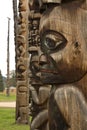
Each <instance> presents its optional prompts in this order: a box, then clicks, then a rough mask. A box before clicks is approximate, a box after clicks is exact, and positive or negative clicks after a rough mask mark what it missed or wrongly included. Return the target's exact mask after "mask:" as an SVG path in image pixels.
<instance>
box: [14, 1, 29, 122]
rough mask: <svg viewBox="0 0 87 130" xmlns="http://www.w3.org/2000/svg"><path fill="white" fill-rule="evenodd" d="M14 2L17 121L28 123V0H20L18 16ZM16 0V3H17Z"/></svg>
mask: <svg viewBox="0 0 87 130" xmlns="http://www.w3.org/2000/svg"><path fill="white" fill-rule="evenodd" d="M13 2H14V3H13V4H14V21H15V23H14V28H15V50H16V77H17V101H16V122H17V123H20V124H28V121H29V115H28V113H29V82H28V79H29V78H28V70H29V61H28V59H29V54H28V13H29V8H28V0H19V6H18V7H19V11H18V16H16V15H17V14H16V11H17V10H15V7H17V2H16V1H13ZM15 2H16V3H15Z"/></svg>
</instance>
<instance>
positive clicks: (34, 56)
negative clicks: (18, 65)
mask: <svg viewBox="0 0 87 130" xmlns="http://www.w3.org/2000/svg"><path fill="white" fill-rule="evenodd" d="M29 9H30V12H29V54H30V67H29V70H30V73H29V78H30V84H31V86H30V113H31V116H32V123H31V130H35V129H38V130H47V129H48V123H47V122H48V109H47V104H48V97H49V92H50V88H51V87H50V85H44V84H42V82H41V81H40V77H39V74H40V73H39V64H38V61H39V55H40V54H39V53H38V50H40V34H39V24H40V17H41V13H40V8H39V5H38V1H37V2H36V1H35V2H34V1H32V2H29ZM43 60H44V59H43ZM43 62H44V61H43Z"/></svg>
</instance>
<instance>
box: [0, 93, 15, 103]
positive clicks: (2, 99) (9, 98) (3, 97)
mask: <svg viewBox="0 0 87 130" xmlns="http://www.w3.org/2000/svg"><path fill="white" fill-rule="evenodd" d="M8 101H16V94H10V96H6V94H4V93H0V102H8Z"/></svg>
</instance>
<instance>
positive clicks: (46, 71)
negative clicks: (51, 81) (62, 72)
mask: <svg viewBox="0 0 87 130" xmlns="http://www.w3.org/2000/svg"><path fill="white" fill-rule="evenodd" d="M40 72H42V73H54V74H58V72H57V71H56V70H48V69H41V70H40Z"/></svg>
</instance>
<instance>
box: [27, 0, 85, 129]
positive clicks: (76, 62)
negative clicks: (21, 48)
mask: <svg viewBox="0 0 87 130" xmlns="http://www.w3.org/2000/svg"><path fill="white" fill-rule="evenodd" d="M29 8H30V10H33V11H30V12H33V15H32V20H34V15H35V14H36V13H37V12H39V13H40V18H39V24H38V32H39V39H40V40H39V42H38V43H39V45H35V44H33V43H34V40H35V38H34V40H33V37H34V36H35V35H34V34H33V35H32V38H31V40H32V49H30V50H29V52H30V53H31V58H30V69H31V76H30V78H31V82H30V83H31V95H32V104H31V106H33V108H32V109H33V112H32V117H33V120H32V122H31V130H36V129H37V130H42V129H44V130H87V38H86V37H87V29H86V28H87V27H86V26H87V1H86V0H81V1H78V0H71V1H68V0H62V1H61V0H37V1H36V0H33V1H32V2H31V1H30V2H29ZM30 14H31V13H30ZM37 16H38V15H37ZM35 23H36V22H35ZM31 26H33V24H31ZM31 31H33V30H32V29H31ZM36 35H37V34H36ZM36 39H37V38H36ZM34 46H35V47H34ZM36 83H37V84H36ZM46 87H47V88H48V87H49V88H50V89H51V90H50V89H49V92H48V96H47V95H44V96H43V99H45V98H46V97H47V98H46V101H47V103H46V108H45V109H40V106H41V105H40V104H39V103H41V100H40V98H39V97H37V95H39V94H38V92H40V91H38V90H40V89H41V88H42V90H43V88H46ZM44 90H45V91H46V89H44ZM44 90H43V92H44ZM43 92H41V95H43ZM36 97H37V98H36ZM35 102H37V103H36V104H35ZM42 106H43V107H44V103H43V105H42ZM34 108H36V109H34ZM34 110H36V111H34ZM34 112H35V113H34ZM46 126H47V127H46Z"/></svg>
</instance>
